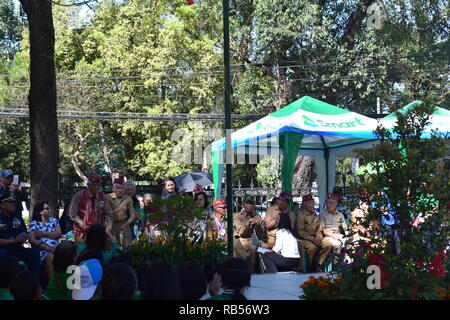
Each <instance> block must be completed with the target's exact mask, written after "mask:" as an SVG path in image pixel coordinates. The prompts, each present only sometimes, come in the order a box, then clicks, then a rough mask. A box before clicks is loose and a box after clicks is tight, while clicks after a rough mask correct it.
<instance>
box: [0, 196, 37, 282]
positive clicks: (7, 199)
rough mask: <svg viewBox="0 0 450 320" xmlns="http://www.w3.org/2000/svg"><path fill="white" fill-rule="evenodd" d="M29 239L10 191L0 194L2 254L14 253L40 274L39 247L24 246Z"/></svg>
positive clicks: (0, 245) (0, 240)
mask: <svg viewBox="0 0 450 320" xmlns="http://www.w3.org/2000/svg"><path fill="white" fill-rule="evenodd" d="M27 240H28V234H27V227H26V226H25V222H24V221H23V219H22V216H21V214H20V213H17V211H16V208H15V200H14V198H13V197H11V196H10V195H9V193H6V194H3V195H1V196H0V255H4V254H5V255H12V256H15V257H17V258H18V259H19V260H22V261H24V262H25V264H26V265H27V267H28V270H29V271H30V272H33V273H34V274H36V275H37V276H38V275H39V264H40V256H39V249H36V248H33V249H29V248H24V247H23V244H24V243H25V241H27Z"/></svg>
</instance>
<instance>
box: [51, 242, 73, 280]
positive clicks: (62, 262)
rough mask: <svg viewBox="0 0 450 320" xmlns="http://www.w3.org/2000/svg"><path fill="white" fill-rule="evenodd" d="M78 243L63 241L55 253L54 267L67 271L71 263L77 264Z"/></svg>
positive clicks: (57, 269) (59, 270) (56, 269)
mask: <svg viewBox="0 0 450 320" xmlns="http://www.w3.org/2000/svg"><path fill="white" fill-rule="evenodd" d="M76 257H77V245H76V244H75V243H74V242H72V241H68V240H65V241H62V242H61V243H60V244H58V246H57V247H56V248H55V252H54V253H53V268H55V271H57V272H61V271H62V272H65V271H66V270H67V268H68V267H69V266H70V265H73V264H75V259H76Z"/></svg>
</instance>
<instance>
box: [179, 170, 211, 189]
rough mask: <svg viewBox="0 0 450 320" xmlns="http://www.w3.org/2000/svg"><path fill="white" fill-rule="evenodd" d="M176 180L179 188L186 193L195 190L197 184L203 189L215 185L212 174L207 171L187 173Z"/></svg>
mask: <svg viewBox="0 0 450 320" xmlns="http://www.w3.org/2000/svg"><path fill="white" fill-rule="evenodd" d="M174 179H175V182H176V183H177V186H178V188H179V189H183V190H184V191H186V192H191V191H192V190H194V186H195V185H196V184H199V185H201V186H202V187H205V186H209V185H211V184H213V176H212V174H211V173H209V172H205V171H191V172H186V173H183V174H182V175H181V176H178V177H176V178H174Z"/></svg>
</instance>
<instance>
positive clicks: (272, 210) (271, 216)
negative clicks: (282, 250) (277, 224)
mask: <svg viewBox="0 0 450 320" xmlns="http://www.w3.org/2000/svg"><path fill="white" fill-rule="evenodd" d="M284 212H285V213H287V214H288V215H289V218H290V219H291V227H292V230H294V224H295V213H293V212H292V211H290V210H289V209H286V211H284ZM280 213H281V212H280V209H279V208H278V205H273V206H270V207H269V208H268V209H267V212H266V216H265V218H264V220H265V221H266V223H267V222H269V221H275V220H276V219H277V218H278V217H279V215H280ZM277 231H278V229H277V228H275V229H271V230H267V243H263V244H262V246H263V247H265V248H267V249H272V247H273V246H274V245H275V236H276V234H277Z"/></svg>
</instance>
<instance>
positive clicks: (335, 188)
mask: <svg viewBox="0 0 450 320" xmlns="http://www.w3.org/2000/svg"><path fill="white" fill-rule="evenodd" d="M333 193H334V194H336V195H341V194H342V188H341V187H338V186H336V187H334V188H333Z"/></svg>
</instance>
